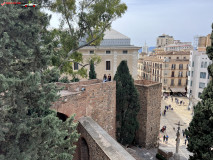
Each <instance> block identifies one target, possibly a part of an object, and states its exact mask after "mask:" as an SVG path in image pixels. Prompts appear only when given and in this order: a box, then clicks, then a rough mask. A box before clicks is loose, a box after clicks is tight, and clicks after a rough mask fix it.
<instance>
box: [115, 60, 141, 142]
mask: <svg viewBox="0 0 213 160" xmlns="http://www.w3.org/2000/svg"><path fill="white" fill-rule="evenodd" d="M114 80H115V81H116V121H117V132H116V133H117V134H116V138H117V140H118V142H120V143H121V144H123V145H126V144H131V143H132V142H133V140H134V138H135V132H136V130H137V129H138V121H137V119H136V117H137V114H138V112H139V109H140V105H139V99H138V92H137V89H136V88H135V86H134V80H133V78H132V76H131V75H130V73H129V68H128V66H127V62H126V61H121V63H120V65H119V66H118V68H117V72H116V74H115V77H114Z"/></svg>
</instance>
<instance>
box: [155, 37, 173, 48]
mask: <svg viewBox="0 0 213 160" xmlns="http://www.w3.org/2000/svg"><path fill="white" fill-rule="evenodd" d="M173 43H174V38H173V36H169V35H166V34H162V35H161V36H158V38H157V45H156V46H157V48H161V47H164V46H166V45H169V44H173Z"/></svg>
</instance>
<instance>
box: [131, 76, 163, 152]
mask: <svg viewBox="0 0 213 160" xmlns="http://www.w3.org/2000/svg"><path fill="white" fill-rule="evenodd" d="M134 82H135V86H136V88H137V90H138V92H139V97H140V98H139V99H140V106H141V109H140V111H139V113H138V116H137V119H138V122H139V130H138V132H137V134H136V142H137V143H138V144H139V145H141V146H142V147H145V148H152V147H156V144H157V140H158V134H159V130H160V111H161V94H162V91H161V85H162V84H161V83H158V82H152V81H148V80H136V81H134Z"/></svg>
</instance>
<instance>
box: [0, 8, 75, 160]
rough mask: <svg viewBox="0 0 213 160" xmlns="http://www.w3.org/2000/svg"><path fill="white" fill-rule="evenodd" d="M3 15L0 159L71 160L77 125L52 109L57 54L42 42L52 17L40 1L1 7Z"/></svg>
mask: <svg viewBox="0 0 213 160" xmlns="http://www.w3.org/2000/svg"><path fill="white" fill-rule="evenodd" d="M0 15H1V16H0V159H1V160H31V159H32V160H54V159H55V160H56V159H57V160H58V159H64V160H65V159H67V160H70V159H72V157H73V156H72V154H73V153H74V149H75V146H74V145H73V143H74V142H75V141H76V140H77V138H78V134H77V132H76V124H75V123H73V117H71V118H69V119H68V120H67V121H65V122H62V120H59V119H58V118H57V117H56V112H55V111H53V110H51V109H50V107H51V105H52V103H53V102H54V101H56V100H57V99H58V95H57V92H58V89H57V88H56V86H55V84H54V83H48V78H47V77H48V76H49V75H48V73H50V71H48V72H45V71H46V70H47V68H48V64H49V59H50V57H51V53H52V47H51V45H50V44H44V43H43V42H44V41H43V40H44V38H45V36H46V33H47V30H46V27H47V25H48V22H49V17H48V16H47V15H45V14H43V13H41V12H40V8H39V6H37V7H35V8H33V7H32V8H31V7H28V8H25V7H24V8H22V7H21V6H20V5H5V6H3V7H2V6H1V9H0ZM65 137H66V138H65Z"/></svg>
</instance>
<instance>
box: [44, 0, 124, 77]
mask: <svg viewBox="0 0 213 160" xmlns="http://www.w3.org/2000/svg"><path fill="white" fill-rule="evenodd" d="M126 9H127V6H126V5H125V4H124V3H121V1H120V0H78V1H75V0H55V1H53V3H51V4H50V10H51V11H53V12H55V13H58V14H60V15H61V16H62V19H61V24H60V29H55V30H53V31H51V32H50V34H49V38H48V39H47V41H48V40H52V41H54V45H55V48H58V49H56V50H55V54H54V56H53V57H52V61H53V65H54V66H57V67H59V68H60V71H61V73H66V74H70V75H72V76H73V78H75V77H76V76H77V75H80V76H81V77H86V76H87V71H86V69H85V66H87V65H89V64H85V62H83V59H82V54H80V53H79V52H78V50H79V49H80V48H82V47H84V46H89V45H99V43H100V41H101V40H102V39H103V36H104V32H105V30H106V29H109V28H110V26H111V23H112V22H113V21H114V20H115V19H116V18H118V17H121V16H122V14H124V12H125V11H126ZM66 27H67V29H64V28H66ZM92 59H93V62H94V63H95V64H97V63H98V62H100V61H99V60H98V59H100V58H97V56H93V57H92ZM73 62H78V63H79V65H80V66H81V68H80V69H79V70H78V71H73V68H72V66H73Z"/></svg>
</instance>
